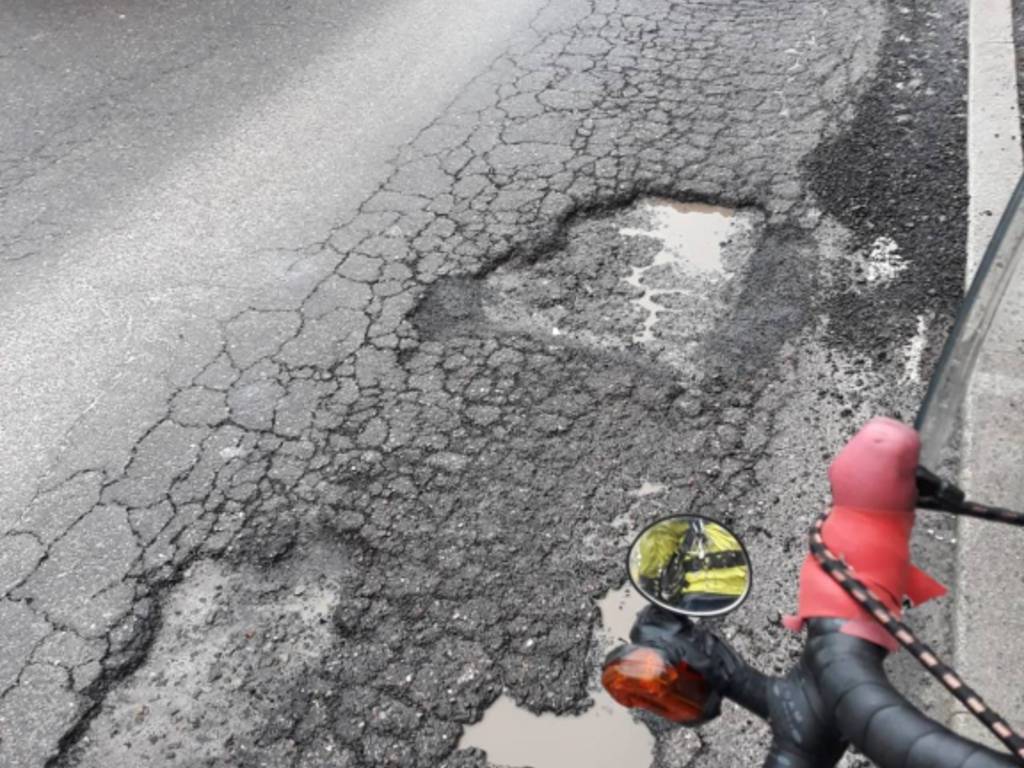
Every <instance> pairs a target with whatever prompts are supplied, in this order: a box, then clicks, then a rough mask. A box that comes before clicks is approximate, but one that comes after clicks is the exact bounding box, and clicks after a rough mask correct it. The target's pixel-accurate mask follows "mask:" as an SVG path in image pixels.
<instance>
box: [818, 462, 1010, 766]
mask: <svg viewBox="0 0 1024 768" xmlns="http://www.w3.org/2000/svg"><path fill="white" fill-rule="evenodd" d="M917 488H918V503H917V507H918V508H919V509H931V510H938V511H941V512H950V513H952V514H954V515H964V516H966V517H977V518H981V519H983V520H993V521H997V522H1001V523H1007V524H1009V525H1020V526H1024V514H1021V513H1019V512H1013V511H1011V510H1009V509H1003V508H1000V507H989V506H986V505H984V504H978V503H977V502H973V501H967V500H966V497H965V494H964V492H963V491H961V490H960V489H959V488H957V487H956V486H955V485H953V484H952V483H950V482H948V481H946V480H943V479H942V478H940V477H939V476H938V475H935V474H934V473H932V472H931V471H929V470H927V469H925V468H924V467H919V468H918V470H917ZM830 511H831V510H830V509H826V510H825V512H823V513H822V514H821V515H820V516H819V517H818V519H817V520H815V522H814V525H813V526H812V527H811V532H810V537H809V538H810V549H811V554H812V555H813V556H814V559H815V560H816V561H817V562H818V565H820V566H821V568H822V570H824V571H825V573H827V574H828V575H829V576H831V577H832V579H833V580H834V581H835V582H836V583H837V584H838V585H839V586H840V587H842V588H843V590H845V591H846V593H847V594H848V595H849V596H850V597H852V598H853V599H854V600H855V601H856V602H857V603H858V604H859V605H860V606H861V607H862V608H864V609H865V610H866V611H867V612H868V613H869V614H870V615H871V616H872V617H873V618H874V619H875V621H877V622H878V623H879V624H881V625H882V627H883V628H884V629H885V630H886V632H888V633H889V634H890V635H892V637H893V638H894V639H895V640H896V641H897V642H898V643H900V645H902V646H903V647H904V648H906V649H907V650H908V651H909V652H910V654H911V655H912V656H913V657H914V658H915V659H917V661H918V662H919V663H920V664H921V666H923V667H924V668H925V669H926V670H928V672H929V673H930V674H931V675H932V677H934V678H935V679H936V680H938V681H939V682H940V683H942V685H943V686H944V687H945V688H946V690H947V691H949V692H950V693H951V694H953V696H955V697H956V698H957V700H958V701H960V703H961V704H963V705H964V706H965V707H966V708H967V709H968V710H969V711H970V712H971V713H972V714H973V715H974V716H975V717H976V718H978V720H980V721H981V722H982V723H984V724H985V726H986V727H987V728H988V729H989V730H990V731H991V732H992V733H993V734H994V735H995V736H996V738H998V739H999V740H1000V741H1001V742H1003V744H1005V745H1006V746H1007V748H1009V750H1010V752H1011V753H1012V754H1013V755H1014V757H1015V758H1016V759H1017V761H1018V762H1019V763H1020V764H1021V765H1024V736H1021V734H1019V733H1018V732H1017V731H1016V730H1014V729H1013V728H1012V727H1011V726H1010V725H1008V724H1007V722H1006V720H1005V719H1004V718H1002V717H1001V716H1000V715H999V714H997V713H996V712H995V711H993V710H992V709H991V708H990V707H989V706H988V704H986V703H985V700H984V699H982V697H981V696H980V695H979V694H978V692H977V691H975V690H974V689H973V688H971V687H970V686H968V685H967V683H965V682H964V681H963V679H962V678H961V677H960V675H958V674H957V673H956V670H954V669H953V668H952V667H950V666H948V665H946V664H945V663H944V662H943V661H942V660H941V659H940V658H939V657H938V655H937V654H936V653H935V652H934V651H933V650H932V649H931V647H930V646H929V645H928V644H927V643H925V642H924V641H923V640H921V639H919V638H918V637H917V635H915V634H914V631H913V630H912V629H911V628H910V627H909V626H907V625H906V624H905V623H904V622H903V621H902V620H901V619H900V618H899V617H898V616H896V615H895V614H894V613H893V612H892V611H890V610H889V608H888V607H886V605H885V603H884V602H882V600H881V598H879V597H878V595H876V594H875V593H874V592H873V591H872V590H871V588H870V587H868V586H867V585H866V584H864V583H863V582H862V581H860V580H859V579H858V578H857V577H856V575H855V574H854V573H853V570H852V569H851V568H850V566H848V565H847V564H846V563H845V562H844V561H843V560H842V559H841V558H839V557H838V556H837V555H836V554H835V553H833V552H832V551H831V550H830V549H829V548H828V546H827V545H826V544H825V539H824V538H823V536H822V529H823V527H824V525H825V521H826V520H828V516H829V513H830Z"/></svg>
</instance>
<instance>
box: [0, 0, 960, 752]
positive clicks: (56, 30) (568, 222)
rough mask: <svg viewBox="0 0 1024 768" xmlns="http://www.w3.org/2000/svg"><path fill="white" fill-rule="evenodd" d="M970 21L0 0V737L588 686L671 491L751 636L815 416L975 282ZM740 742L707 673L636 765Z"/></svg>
mask: <svg viewBox="0 0 1024 768" xmlns="http://www.w3.org/2000/svg"><path fill="white" fill-rule="evenodd" d="M965 18H966V8H965V4H964V3H963V2H950V1H946V0H920V1H919V2H916V3H912V4H907V5H906V6H903V5H900V4H889V3H883V2H880V1H878V0H841V1H840V0H836V1H834V2H831V1H830V2H819V1H817V0H779V2H773V3H764V2H763V1H762V0H721V1H719V0H715V1H713V2H709V1H707V0H680V1H679V2H662V1H659V0H592V1H591V2H577V1H575V0H516V1H515V2H505V3H497V4H495V3H485V2H475V1H470V2H462V3H457V4H456V3H444V2H439V1H438V0H406V1H404V2H397V1H393V2H376V3H363V4H359V3H355V2H348V3H345V4H337V3H326V2H324V3H319V2H316V1H315V0H298V1H297V2H294V3H290V4H288V5H287V6H286V7H285V6H281V4H277V3H268V2H262V3H259V2H250V3H233V2H229V0H215V1H214V2H202V3H200V2H188V1H186V0H170V1H167V2H159V3H150V4H145V5H143V4H135V3H119V4H115V3H89V4H86V3H74V2H65V3H49V4H46V3H30V2H27V0H16V2H8V3H5V4H4V5H3V7H2V8H0V84H2V85H0V99H2V102H0V328H2V329H3V330H2V334H0V393H2V397H0V534H2V537H0V592H2V595H3V601H2V602H0V648H2V649H3V652H2V654H0V764H3V765H5V766H14V767H17V768H21V767H22V766H25V767H26V768H27V767H28V766H43V765H54V766H82V767H83V768H84V767H85V766H137V765H161V766H163V765H166V766H195V765H212V766H229V765H230V766H238V765H253V766H256V765H260V766H346V767H348V766H351V767H353V768H355V767H356V766H365V767H369V766H422V767H424V768H426V767H430V768H434V767H435V766H447V767H448V768H456V767H458V768H467V767H469V766H483V765H486V758H485V756H484V755H483V754H482V753H481V752H479V751H475V750H458V749H457V747H458V742H459V738H460V734H461V732H462V729H463V727H464V726H465V725H467V724H469V723H472V722H475V721H476V720H478V719H479V718H480V717H481V716H482V715H483V713H484V712H485V711H486V709H487V707H488V705H489V704H490V703H491V702H493V701H494V700H495V699H497V697H498V696H499V695H500V694H501V693H503V692H505V693H507V694H509V695H510V696H512V697H513V698H514V699H515V700H516V701H518V702H519V703H520V704H522V705H523V706H526V707H528V708H530V709H532V710H534V711H537V712H540V711H552V712H572V711H578V710H579V709H580V708H582V707H585V706H586V703H587V685H588V681H589V680H590V679H591V677H592V672H593V668H594V648H593V640H592V637H593V633H592V630H593V625H594V624H595V622H596V621H597V620H598V611H597V608H596V605H597V601H598V600H599V599H600V598H601V597H602V596H603V595H604V594H605V592H606V591H607V590H608V589H609V588H611V587H614V586H618V585H619V584H620V583H621V581H622V579H623V575H624V574H623V572H622V556H623V553H624V549H625V546H626V544H627V542H628V541H629V540H630V537H631V535H632V533H634V532H635V531H636V530H637V529H638V528H639V527H641V526H642V525H643V524H644V523H646V522H649V521H650V520H652V519H653V518H655V517H657V516H658V515H659V514H664V513H665V512H666V511H687V510H689V511H693V512H698V513H705V514H710V515H713V516H715V517H718V518H720V519H722V520H723V521H725V522H727V523H729V524H730V525H732V526H733V527H734V529H735V530H736V531H737V532H738V533H739V534H740V535H741V536H742V537H743V538H744V540H745V541H746V543H747V545H748V547H749V549H750V552H751V555H752V557H753V559H754V564H755V572H756V579H757V581H756V585H755V591H754V594H753V596H752V597H751V598H750V599H749V600H748V601H747V603H746V604H745V605H744V607H743V608H742V609H741V610H740V611H739V612H738V613H737V614H734V615H733V616H731V617H729V618H727V619H725V620H723V622H722V623H723V625H724V626H726V627H728V629H729V633H730V635H731V637H732V640H733V642H734V643H735V644H736V646H737V647H738V648H739V649H740V650H742V651H743V652H745V653H746V654H748V655H749V656H750V657H751V658H752V660H753V661H755V663H757V664H758V665H759V666H760V667H761V668H763V669H765V670H775V671H781V670H782V669H784V668H785V667H786V666H787V665H788V664H789V662H790V660H791V658H792V657H793V655H794V654H795V653H796V651H797V649H798V647H799V646H798V639H797V638H796V637H793V636H790V635H788V634H787V633H786V632H785V631H784V630H783V629H781V627H780V626H779V624H778V617H779V615H780V613H782V612H785V611H788V610H790V609H791V608H792V605H793V599H794V595H795V588H796V572H797V569H798V567H799V562H800V558H801V554H802V552H803V547H804V531H805V527H806V525H807V523H808V521H809V520H810V519H811V518H812V516H813V515H814V514H816V513H817V512H818V511H819V510H820V508H821V504H822V503H823V501H824V500H825V499H826V497H827V485H826V482H825V461H824V459H826V458H827V457H828V456H829V455H830V454H831V453H832V452H833V451H834V450H835V449H836V448H837V446H838V445H839V444H840V443H841V442H842V440H843V438H844V437H846V436H848V435H849V434H850V432H851V431H852V430H853V429H854V428H855V427H856V426H857V425H858V424H859V423H860V422H861V421H863V420H864V419H866V418H867V417H868V416H870V415H872V414H874V413H879V412H881V413H888V414H893V415H898V416H903V417H905V418H909V417H911V416H912V414H913V408H914V404H915V403H916V400H917V398H918V397H919V396H920V393H921V391H922V386H923V383H922V382H924V381H926V380H927V372H928V366H929V364H930V361H931V360H932V359H933V357H934V353H935V347H936V344H937V343H938V342H939V341H941V339H942V337H943V334H944V332H945V330H946V328H947V327H948V323H949V321H950V317H951V314H952V311H953V307H954V306H955V303H956V301H957V299H958V297H959V293H960V290H961V281H962V274H963V254H964V239H965V228H964V218H965V217H964V210H965V194H966V190H965V159H964V153H965V116H964V106H965V105H964V97H965V93H966V81H965V55H966V44H965V31H964V23H965ZM672 201H675V202H674V203H673V202H672ZM678 203H703V204H713V205H716V206H719V209H718V210H716V211H715V212H709V211H707V210H705V209H702V208H699V207H697V208H693V207H690V208H686V207H685V206H684V207H682V208H681V207H680V206H679V205H678ZM694 211H698V212H700V211H703V212H704V214H705V215H716V216H720V217H722V218H723V219H724V220H726V221H728V222H731V223H730V224H729V226H730V227H731V229H730V230H729V233H730V234H729V236H728V240H729V242H728V243H727V245H726V246H725V247H723V249H722V252H721V254H719V255H718V257H717V260H715V261H714V263H713V264H711V265H710V266H709V265H708V264H707V263H701V264H697V263H696V262H691V261H687V259H686V258H685V257H684V256H680V255H679V253H676V252H673V251H672V248H673V247H675V246H674V245H673V243H674V241H675V240H676V239H681V240H683V241H686V239H687V238H688V237H691V236H692V232H691V231H690V230H687V229H686V227H687V226H696V225H690V224H685V223H681V222H679V221H677V220H676V219H673V218H672V217H673V216H674V215H675V214H677V213H678V214H684V213H686V212H690V213H693V212H694ZM673 222H674V223H673ZM673 227H677V228H681V229H679V230H678V231H677V230H673V229H672V228H673ZM670 230H671V231H670ZM679 232H681V233H682V234H679ZM677 235H678V238H677V237H676V236H677ZM642 488H648V489H650V488H657V489H658V490H657V492H650V493H647V492H644V493H640V492H638V489H642ZM929 531H930V534H929V533H928V532H929ZM918 546H919V547H920V549H921V550H922V556H923V557H924V558H925V560H927V561H930V562H932V563H934V564H937V565H941V564H942V563H944V562H951V558H950V557H948V552H949V547H950V546H951V545H950V543H949V539H948V535H946V534H945V533H944V531H943V530H941V529H939V528H937V527H935V526H931V527H929V528H927V529H926V531H925V535H923V536H922V538H921V541H919V542H918ZM937 575H939V576H940V577H941V576H944V575H946V576H948V574H946V573H944V572H943V570H942V568H941V567H939V568H938V570H937ZM945 622H946V618H945V614H944V613H943V609H942V608H941V607H937V608H933V609H931V612H930V613H925V614H924V615H923V616H919V617H918V622H917V623H918V624H919V625H921V624H922V623H923V625H924V626H925V627H926V629H925V634H929V631H928V628H929V627H930V628H931V629H932V630H933V631H932V632H931V633H930V636H931V637H933V638H935V639H937V640H939V642H938V645H939V646H940V647H941V646H942V638H943V637H944V635H943V630H944V627H945ZM914 695H916V696H920V697H922V698H923V699H924V700H926V701H927V698H928V692H927V690H926V689H924V688H923V687H922V688H915V689H914ZM765 745H766V736H765V730H764V729H763V728H762V727H761V726H759V725H757V724H755V723H753V722H752V721H751V720H750V718H749V717H748V716H746V715H744V714H743V713H742V712H739V711H738V710H735V709H730V710H728V711H727V712H726V713H725V714H724V715H723V717H722V718H721V719H720V720H719V721H717V722H716V723H714V724H713V725H712V726H709V727H706V728H704V729H702V730H700V731H699V732H697V733H696V734H693V733H690V732H686V736H685V738H683V737H682V736H680V732H679V731H672V730H660V731H659V732H658V741H657V747H656V750H655V755H654V762H653V763H652V764H653V765H655V766H658V768H661V766H668V765H685V764H690V765H694V766H696V765H700V766H736V765H755V764H757V763H758V757H759V756H760V755H761V754H763V751H764V749H765Z"/></svg>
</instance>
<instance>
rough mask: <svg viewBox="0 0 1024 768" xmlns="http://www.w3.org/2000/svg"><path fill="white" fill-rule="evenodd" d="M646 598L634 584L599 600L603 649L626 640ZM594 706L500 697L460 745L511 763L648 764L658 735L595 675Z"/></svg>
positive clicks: (603, 767) (549, 766)
mask: <svg viewBox="0 0 1024 768" xmlns="http://www.w3.org/2000/svg"><path fill="white" fill-rule="evenodd" d="M645 604H646V603H645V602H644V600H643V599H642V598H641V597H639V596H638V595H637V594H636V592H635V590H634V589H633V588H632V587H631V586H628V585H627V586H625V587H622V588H620V589H616V590H612V591H610V592H609V593H608V594H607V595H606V596H605V598H604V599H603V600H602V601H601V603H600V608H601V626H600V627H598V628H597V630H596V634H597V639H598V642H599V643H600V644H601V646H602V647H603V648H604V649H610V648H611V647H612V646H614V645H618V644H619V643H621V642H623V641H624V640H625V638H626V636H627V635H628V634H629V629H630V627H631V626H632V624H633V618H634V616H635V615H636V612H637V611H638V610H639V609H640V608H642V607H643V606H644V605H645ZM591 696H592V697H593V699H594V705H593V706H592V707H591V708H590V709H588V710H587V711H586V712H584V713H583V714H582V715H578V716H573V715H567V716H557V715H552V714H543V715H535V714H533V713H532V712H529V711H528V710H525V709H521V708H520V707H518V706H517V705H516V703H515V701H514V700H513V699H512V698H511V697H509V696H501V698H499V699H498V700H497V701H496V702H495V703H494V704H493V705H492V706H491V708H490V709H489V710H487V713H486V714H485V715H484V718H483V720H481V721H480V722H479V723H477V724H476V725H473V726H471V727H469V728H467V729H466V733H465V735H464V736H463V738H462V742H461V743H460V744H459V746H460V747H462V748H467V747H477V748H479V749H482V750H484V751H485V752H486V753H487V759H488V761H489V762H490V763H491V764H492V765H500V766H509V768H525V767H529V768H565V766H567V765H580V766H583V765H585V766H587V768H626V767H628V768H648V766H650V764H651V761H652V760H653V755H654V737H653V736H652V735H651V733H650V732H649V731H648V730H647V728H646V727H644V726H643V725H642V724H641V723H639V722H638V721H636V720H634V719H633V716H632V715H631V714H630V712H629V710H626V709H623V708H622V707H620V706H619V705H618V704H616V703H615V702H614V701H613V700H612V698H611V697H610V696H608V694H607V693H605V692H604V689H603V688H601V687H600V685H598V684H597V680H596V677H595V681H594V686H593V690H592V691H591Z"/></svg>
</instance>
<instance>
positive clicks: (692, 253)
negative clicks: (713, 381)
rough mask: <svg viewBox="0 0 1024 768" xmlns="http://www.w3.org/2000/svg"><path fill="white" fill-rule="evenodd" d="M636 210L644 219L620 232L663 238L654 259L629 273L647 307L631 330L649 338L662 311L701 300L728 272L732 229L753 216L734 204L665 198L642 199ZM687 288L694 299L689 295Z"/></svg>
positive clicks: (739, 228)
mask: <svg viewBox="0 0 1024 768" xmlns="http://www.w3.org/2000/svg"><path fill="white" fill-rule="evenodd" d="M638 213H640V214H641V216H642V217H643V218H645V219H646V225H645V226H642V227H622V228H621V229H620V230H619V234H620V235H624V236H626V237H644V238H651V239H653V240H656V241H659V242H660V243H661V249H660V250H659V251H658V252H657V253H656V254H655V255H654V259H653V261H652V262H651V263H650V264H648V265H647V266H643V267H635V266H634V267H632V271H631V273H630V274H629V275H628V276H627V277H626V278H625V281H626V282H627V283H628V284H629V285H631V286H633V287H634V288H636V289H638V290H640V291H642V292H643V293H642V294H641V295H640V297H639V298H637V299H634V300H633V301H634V303H635V304H636V305H637V306H639V307H640V309H641V310H642V311H643V313H644V320H643V328H642V330H640V331H639V332H637V333H634V334H633V340H634V341H636V342H638V343H641V344H646V343H649V342H651V341H654V339H655V334H654V327H655V325H656V324H657V322H658V316H659V315H660V314H661V313H662V312H682V311H684V308H683V307H684V306H686V305H689V304H692V303H694V302H697V303H699V302H700V301H701V299H702V298H703V297H704V296H706V295H707V292H708V289H709V288H710V287H712V286H713V285H714V284H715V283H718V282H721V281H722V280H726V279H728V278H729V276H730V272H729V270H727V268H726V265H725V261H724V259H723V255H722V253H723V249H724V247H725V246H726V245H727V244H728V243H729V241H730V238H731V236H732V235H733V234H740V233H742V231H743V230H745V229H747V228H749V227H750V221H749V218H747V217H740V216H737V212H736V211H735V210H734V209H731V208H723V207H720V206H713V205H705V204H703V203H678V202H676V201H674V200H668V199H664V198H649V199H646V200H642V201H641V202H640V204H639V205H638ZM709 283H710V284H711V285H710V286H709ZM688 294H689V295H690V297H691V298H692V300H691V301H690V302H687V301H686V298H687V295H688ZM679 299H682V305H683V306H680V304H681V302H680V301H679Z"/></svg>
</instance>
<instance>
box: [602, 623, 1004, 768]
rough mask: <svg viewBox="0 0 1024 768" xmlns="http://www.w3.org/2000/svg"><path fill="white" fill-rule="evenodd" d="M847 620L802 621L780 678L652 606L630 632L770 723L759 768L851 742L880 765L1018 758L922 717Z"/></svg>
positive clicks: (813, 762) (945, 765)
mask: <svg viewBox="0 0 1024 768" xmlns="http://www.w3.org/2000/svg"><path fill="white" fill-rule="evenodd" d="M843 624H844V621H843V620H840V619H810V620H808V621H807V625H806V626H807V642H806V644H805V646H804V653H803V655H802V656H801V658H800V660H799V661H798V662H797V664H796V665H795V666H794V667H793V668H792V669H791V670H790V671H789V673H788V674H787V675H786V676H784V677H768V676H766V675H764V674H762V673H761V672H759V671H757V670H756V669H754V668H753V667H751V666H750V665H749V664H747V662H746V661H744V660H743V659H742V657H740V655H739V654H738V653H736V651H735V650H733V649H732V648H731V647H730V646H729V644H728V643H726V642H725V641H724V640H722V639H721V638H719V637H718V636H717V635H715V634H714V633H712V632H710V631H708V630H706V629H704V628H703V627H702V626H700V625H696V624H694V623H692V622H690V621H689V620H687V619H685V618H683V617H680V616H676V615H673V614H671V613H668V612H667V611H664V610H662V609H660V608H657V607H655V606H648V607H647V608H645V609H644V610H643V611H641V612H640V614H639V616H638V617H637V623H636V625H635V626H634V627H633V631H632V632H631V633H630V639H631V640H632V642H633V643H635V644H637V645H639V646H643V647H647V648H654V649H657V650H658V651H660V652H661V653H662V654H663V655H664V657H665V658H666V659H667V661H668V663H670V664H672V665H675V664H678V663H680V662H683V663H685V664H686V665H687V666H689V667H690V668H692V669H694V670H696V671H697V672H698V673H699V674H700V675H702V676H703V677H704V678H705V679H706V680H707V681H708V683H709V684H710V685H711V686H712V687H713V688H714V690H716V691H717V692H718V694H720V695H721V696H724V697H725V698H728V699H730V700H732V701H734V702H736V703H737V704H739V705H740V706H742V707H744V708H745V709H747V710H749V711H750V712H752V713H753V714H755V715H757V716H759V717H761V718H762V719H763V720H766V721H768V722H769V723H770V724H771V727H772V735H773V739H772V745H771V749H770V753H769V755H768V758H767V760H766V762H765V763H764V768H830V767H831V766H834V765H836V764H837V763H838V762H839V760H840V758H841V757H842V756H843V754H844V753H845V752H846V750H847V748H848V747H849V746H850V745H851V744H852V745H853V746H854V747H856V748H857V749H858V750H859V751H860V752H862V753H863V754H864V755H865V756H867V757H868V758H869V759H870V760H872V761H873V762H874V763H875V764H876V765H877V766H879V767H880V768H1010V767H1011V766H1015V765H1017V763H1016V762H1015V761H1014V759H1013V758H1012V757H1011V756H1010V755H1008V754H1003V753H1000V752H996V751H994V750H992V749H989V748H988V747H985V746H982V745H981V744H977V743H975V742H973V741H970V740H969V739H966V738H964V737H962V736H958V735H957V734H955V733H953V732H952V731H950V730H949V729H948V728H946V727H945V726H943V725H941V724H940V723H937V722H935V721H934V720H931V719H930V718H928V717H925V716H924V715H923V714H921V713H920V712H919V711H918V710H917V709H916V708H915V707H914V705H913V704H911V703H910V702H909V701H907V700H906V699H905V698H904V697H903V696H901V695H900V694H899V693H898V692H897V691H896V690H895V689H894V688H893V687H892V684H891V683H890V682H889V679H888V677H887V676H886V674H885V670H884V668H883V666H882V663H883V661H884V659H885V657H886V655H887V654H888V651H887V650H886V649H885V648H882V647H881V646H879V645H876V644H875V643H872V642H870V641H868V640H864V639H862V638H859V637H854V636H852V635H847V634H845V633H843V632H842V631H841V630H842V626H843ZM615 653H616V652H613V655H614V654H615ZM712 709H713V710H714V712H713V713H712V714H711V716H712V717H713V716H714V715H716V714H717V710H718V708H717V705H715V706H714V707H713V708H712Z"/></svg>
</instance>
